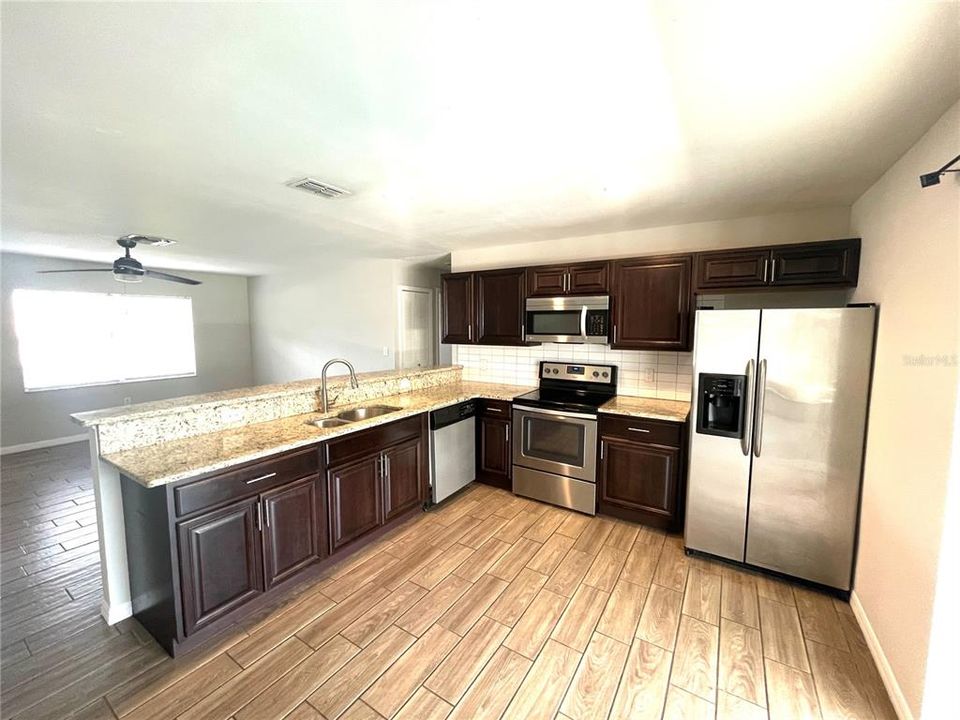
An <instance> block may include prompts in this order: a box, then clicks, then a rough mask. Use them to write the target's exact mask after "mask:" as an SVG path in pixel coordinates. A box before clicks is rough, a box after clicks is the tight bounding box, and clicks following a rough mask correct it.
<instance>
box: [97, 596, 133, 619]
mask: <svg viewBox="0 0 960 720" xmlns="http://www.w3.org/2000/svg"><path fill="white" fill-rule="evenodd" d="M100 614H101V615H102V616H103V619H104V620H106V621H107V625H116V624H117V623H118V622H120V621H121V620H126V619H127V618H128V617H131V616H132V615H133V603H129V602H125V603H120V604H119V605H108V604H107V599H106V598H103V599H102V600H101V601H100Z"/></svg>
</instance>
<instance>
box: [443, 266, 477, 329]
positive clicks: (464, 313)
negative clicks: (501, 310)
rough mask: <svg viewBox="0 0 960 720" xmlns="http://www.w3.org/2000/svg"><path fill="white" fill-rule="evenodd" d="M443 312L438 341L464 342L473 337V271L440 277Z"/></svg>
mask: <svg viewBox="0 0 960 720" xmlns="http://www.w3.org/2000/svg"><path fill="white" fill-rule="evenodd" d="M440 292H441V297H442V305H443V312H441V313H440V315H441V317H440V322H441V326H442V330H441V334H440V342H444V343H456V344H465V343H471V342H473V341H474V339H475V337H476V336H475V335H474V328H473V324H474V320H475V318H474V288H473V273H453V274H451V275H443V276H442V277H441V278H440Z"/></svg>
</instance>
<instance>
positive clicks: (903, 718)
mask: <svg viewBox="0 0 960 720" xmlns="http://www.w3.org/2000/svg"><path fill="white" fill-rule="evenodd" d="M850 607H851V609H852V610H853V614H854V617H856V618H857V624H859V625H860V629H861V630H862V631H863V637H864V639H865V640H866V641H867V647H868V648H869V649H870V654H871V655H872V656H873V661H874V662H875V663H876V664H877V670H879V671H880V679H881V680H883V684H884V687H886V688H887V695H889V696H890V702H891V703H892V704H893V709H894V710H895V711H896V713H897V717H899V718H900V720H914V717H913V713H912V712H911V711H910V706H909V705H908V704H907V699H906V698H905V697H904V696H903V691H902V690H901V689H900V683H898V682H897V677H896V675H894V674H893V668H892V667H890V663H889V662H888V661H887V656H886V655H885V654H884V652H883V648H882V647H881V646H880V640H879V638H878V637H877V634H876V633H875V632H874V631H873V626H872V625H871V624H870V619H869V618H868V617H867V613H866V611H865V610H864V609H863V605H861V604H860V598H859V597H857V593H856V592H853V593H850Z"/></svg>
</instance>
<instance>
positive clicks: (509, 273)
mask: <svg viewBox="0 0 960 720" xmlns="http://www.w3.org/2000/svg"><path fill="white" fill-rule="evenodd" d="M474 282H475V284H476V308H477V331H476V336H475V337H476V342H477V343H478V344H480V345H522V344H523V322H524V311H525V307H524V305H525V302H526V272H525V271H524V269H523V268H514V269H511V270H490V271H486V272H478V273H475V277H474Z"/></svg>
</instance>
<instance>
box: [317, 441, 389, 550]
mask: <svg viewBox="0 0 960 720" xmlns="http://www.w3.org/2000/svg"><path fill="white" fill-rule="evenodd" d="M380 458H381V456H380V453H377V454H376V455H368V456H366V457H363V458H361V459H359V460H356V461H354V462H351V463H345V464H344V465H340V466H337V467H331V468H329V469H328V470H327V503H328V510H327V516H328V518H329V523H328V524H329V526H330V552H331V553H333V552H335V551H336V550H338V549H339V548H342V547H343V546H344V545H346V544H347V543H350V542H352V541H353V540H356V539H357V538H359V537H361V536H362V535H365V534H366V533H368V532H370V531H371V530H376V529H377V528H378V527H380V524H381V522H382V519H383V514H382V511H383V501H382V496H381V485H382V483H381V476H380V473H381V459H380Z"/></svg>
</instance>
